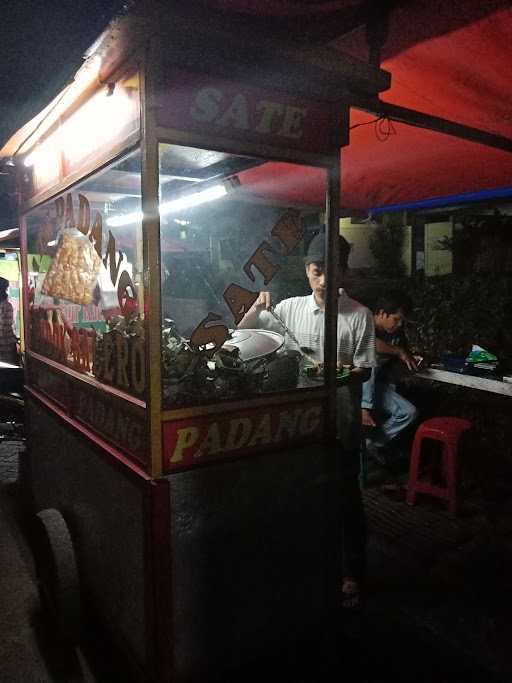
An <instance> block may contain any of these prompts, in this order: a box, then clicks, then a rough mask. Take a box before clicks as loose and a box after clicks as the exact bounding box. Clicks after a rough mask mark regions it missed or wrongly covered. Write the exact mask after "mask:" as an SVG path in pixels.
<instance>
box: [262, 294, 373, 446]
mask: <svg viewBox="0 0 512 683" xmlns="http://www.w3.org/2000/svg"><path fill="white" fill-rule="evenodd" d="M275 312H276V313H277V315H278V316H279V317H280V318H282V320H283V322H284V323H285V325H286V327H288V328H289V329H290V331H291V332H292V334H293V335H294V336H295V337H296V339H297V341H298V342H299V344H300V346H301V347H303V349H304V350H305V353H307V354H308V355H310V356H312V357H313V358H314V359H315V360H317V361H318V362H319V363H321V362H323V359H324V338H325V313H324V310H323V309H321V308H320V307H319V306H318V304H317V303H316V301H315V297H314V295H313V294H310V295H309V296H296V297H291V298H290V299H284V300H283V301H280V302H279V303H278V304H277V305H276V306H275ZM258 323H259V325H260V326H262V327H265V328H266V329H272V330H274V331H275V332H279V333H280V334H283V335H285V341H286V345H287V346H290V347H292V348H293V347H296V346H297V344H296V343H295V342H294V341H293V340H292V339H290V337H289V335H286V334H285V332H284V330H283V327H282V325H280V324H279V322H278V321H277V320H276V319H275V318H274V317H273V316H272V314H271V313H269V312H268V311H261V312H260V314H259V317H258ZM337 357H338V363H341V364H351V365H353V366H354V367H358V368H372V367H375V366H376V364H377V362H376V356H375V325H374V321H373V314H372V312H371V311H370V310H369V309H368V308H366V306H363V305H362V304H360V303H359V302H358V301H355V299H351V298H350V297H349V296H348V294H347V293H346V292H345V290H344V289H340V290H339V297H338V354H337ZM337 397H338V411H337V418H338V419H337V432H338V437H339V438H340V439H341V442H342V443H343V445H344V447H345V448H346V449H347V450H350V451H355V450H357V449H359V447H360V444H361V385H360V384H350V385H347V386H343V387H339V388H338V390H337Z"/></svg>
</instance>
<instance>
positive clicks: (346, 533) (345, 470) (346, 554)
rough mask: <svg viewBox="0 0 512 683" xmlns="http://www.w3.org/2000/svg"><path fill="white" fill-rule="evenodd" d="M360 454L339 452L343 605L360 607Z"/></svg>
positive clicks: (363, 566) (362, 523)
mask: <svg viewBox="0 0 512 683" xmlns="http://www.w3.org/2000/svg"><path fill="white" fill-rule="evenodd" d="M359 469H360V460H359V451H357V450H350V451H346V452H343V453H342V472H341V474H342V491H341V496H342V587H341V591H342V606H343V607H345V608H349V609H350V608H358V607H359V606H360V599H361V596H360V586H361V582H362V581H363V579H364V576H365V572H366V517H365V513H364V507H363V500H362V496H361V488H360V486H359Z"/></svg>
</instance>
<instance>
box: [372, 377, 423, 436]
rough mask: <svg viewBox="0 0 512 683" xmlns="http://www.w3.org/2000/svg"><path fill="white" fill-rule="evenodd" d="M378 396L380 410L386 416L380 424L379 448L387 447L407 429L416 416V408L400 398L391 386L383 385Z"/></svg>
mask: <svg viewBox="0 0 512 683" xmlns="http://www.w3.org/2000/svg"><path fill="white" fill-rule="evenodd" d="M379 395H380V406H379V407H380V409H381V410H382V412H383V414H385V415H386V417H385V419H384V421H383V422H382V423H381V424H380V441H378V442H377V443H378V445H379V446H385V445H387V444H388V443H389V442H390V441H391V440H392V439H394V438H395V437H396V436H397V435H398V434H400V432H402V431H403V430H404V429H406V427H408V426H409V425H410V424H411V423H412V422H414V420H415V419H416V417H417V415H418V411H417V410H416V406H414V405H413V404H412V403H411V402H410V401H408V400H407V399H406V398H404V397H403V396H401V395H400V394H399V393H398V392H397V391H396V390H395V386H394V385H393V384H385V385H384V384H383V385H382V387H381V391H380V392H379Z"/></svg>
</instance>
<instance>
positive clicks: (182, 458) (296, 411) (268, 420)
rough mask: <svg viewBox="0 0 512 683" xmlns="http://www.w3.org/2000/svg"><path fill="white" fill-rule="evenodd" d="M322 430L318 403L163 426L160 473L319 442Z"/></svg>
mask: <svg viewBox="0 0 512 683" xmlns="http://www.w3.org/2000/svg"><path fill="white" fill-rule="evenodd" d="M323 426H324V425H323V405H322V403H321V402H319V401H317V402H311V401H310V402H304V403H302V402H301V403H288V404H283V405H273V406H269V407H266V408H259V409H257V410H244V411H238V412H232V413H217V414H212V415H199V416H195V417H191V418H186V419H183V420H176V421H169V422H165V423H164V424H163V469H164V471H170V470H174V469H183V468H190V467H194V466H196V465H202V464H206V463H209V462H211V461H212V460H221V459H225V458H232V457H240V456H242V455H243V456H246V455H251V454H254V453H259V452H262V451H268V450H276V449H278V448H280V447H282V446H286V445H291V444H294V443H295V444H296V443H305V442H306V441H309V440H311V439H313V438H315V439H318V438H320V437H321V435H322V433H323Z"/></svg>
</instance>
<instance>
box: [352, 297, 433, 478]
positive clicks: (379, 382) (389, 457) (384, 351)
mask: <svg viewBox="0 0 512 683" xmlns="http://www.w3.org/2000/svg"><path fill="white" fill-rule="evenodd" d="M410 309H411V303H410V301H409V299H408V297H407V296H405V295H404V294H402V293H400V292H390V293H388V294H384V295H382V296H380V297H378V299H377V300H376V302H375V305H374V306H373V319H374V322H375V347H376V351H377V367H376V368H373V369H372V374H371V377H370V379H369V380H368V381H366V382H364V383H363V394H362V401H361V421H362V424H363V426H364V427H366V428H370V429H367V434H368V433H369V435H368V438H367V440H366V443H367V448H368V450H369V454H370V455H371V456H372V457H373V458H374V459H375V460H377V461H378V462H379V463H381V464H384V465H387V464H391V463H392V462H393V460H394V459H396V458H398V457H399V456H400V455H401V453H400V450H399V448H398V445H397V444H398V443H399V440H398V439H397V437H398V435H399V434H401V433H402V432H403V430H404V429H406V427H408V426H409V425H410V424H411V423H412V422H414V420H415V419H416V416H417V410H416V408H415V406H414V405H413V404H412V403H411V402H410V401H408V400H407V399H406V398H404V397H403V396H401V395H400V394H399V393H398V392H397V390H396V386H395V384H394V383H393V380H392V377H391V376H390V375H391V373H390V366H391V365H392V362H391V361H392V360H393V359H395V360H399V361H400V362H401V363H402V364H403V365H404V366H405V367H406V368H408V369H409V370H416V369H417V364H418V362H419V360H420V357H419V356H413V355H412V354H411V352H410V351H409V349H408V346H407V339H406V336H405V333H404V330H403V321H404V319H405V317H406V315H407V314H408V313H409V311H410Z"/></svg>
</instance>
